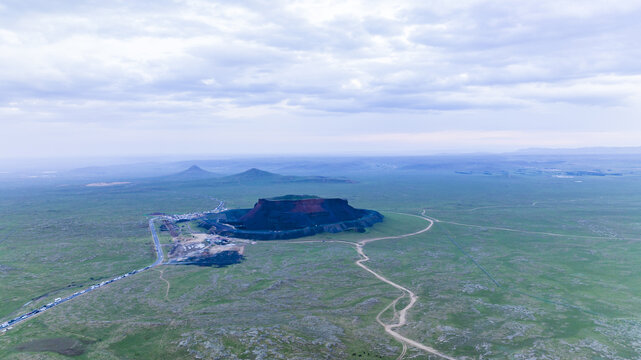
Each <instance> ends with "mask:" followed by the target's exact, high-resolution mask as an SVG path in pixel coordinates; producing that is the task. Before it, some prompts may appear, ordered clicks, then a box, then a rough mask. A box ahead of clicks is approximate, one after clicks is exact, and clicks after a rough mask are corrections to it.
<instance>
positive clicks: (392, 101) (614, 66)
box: [0, 0, 641, 158]
mask: <svg viewBox="0 0 641 360" xmlns="http://www.w3.org/2000/svg"><path fill="white" fill-rule="evenodd" d="M640 19H641V1H611V0H610V1H592V0H581V1H563V0H551V1H549V0H535V1H525V0H521V1H510V0H501V1H481V0H478V1H476V0H471V1H467V0H457V1H430V0H419V1H399V0H395V1H375V0H367V1H349V0H340V1H317V0H313V1H279V0H270V1H228V2H214V1H200V0H184V1H183V0H176V1H163V0H154V1H124V0H123V1H66V0H46V1H29V0H8V1H7V0H5V1H2V2H0V125H1V127H0V128H1V130H2V135H3V136H2V141H0V157H3V158H19V157H47V156H94V155H96V156H97V155H114V156H120V155H155V154H170V153H173V154H235V153H254V154H279V153H280V154H286V153H290V154H307V153H333V154H338V153H349V154H355V153H358V154H384V153H389V154H429V153H434V152H467V151H506V150H512V149H518V148H527V147H582V146H639V145H641V118H640V116H639V115H640V114H641V61H640V60H639V59H641V21H640Z"/></svg>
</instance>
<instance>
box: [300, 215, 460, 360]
mask: <svg viewBox="0 0 641 360" xmlns="http://www.w3.org/2000/svg"><path fill="white" fill-rule="evenodd" d="M402 215H406V216H414V217H417V218H419V219H423V220H425V221H427V222H429V225H428V226H427V227H425V228H424V229H421V230H419V231H416V232H413V233H409V234H403V235H395V236H385V237H378V238H372V239H365V240H361V241H358V242H356V243H354V242H349V241H342V240H326V241H322V240H309V241H291V242H289V243H310V242H314V243H317V242H332V243H341V244H348V245H351V246H354V247H355V249H356V252H357V253H358V255H359V256H360V259H359V260H356V265H358V266H360V267H361V268H363V269H364V270H365V271H367V272H369V273H370V274H372V275H374V276H375V277H376V278H377V279H379V280H380V281H382V282H384V283H386V284H389V285H391V286H393V287H395V288H396V289H398V290H400V291H402V295H401V296H399V297H397V298H396V299H394V301H392V302H391V303H390V304H389V305H387V306H386V307H385V308H384V309H383V310H381V312H379V313H378V315H376V321H377V322H378V323H379V324H380V325H381V326H382V327H383V328H384V329H385V332H386V333H388V334H389V335H390V336H392V337H393V338H394V339H396V340H398V341H399V342H400V343H401V344H403V351H402V352H401V354H400V355H399V357H398V358H397V360H400V359H402V358H403V357H405V353H406V352H407V345H410V346H413V347H415V348H417V349H421V350H423V351H425V352H427V353H430V354H432V355H436V356H440V357H442V358H444V359H448V360H455V358H453V357H451V356H448V355H445V354H443V353H442V352H440V351H438V350H436V349H434V348H433V347H431V346H428V345H425V344H422V343H420V342H418V341H415V340H412V339H410V338H407V337H405V336H403V335H401V334H399V333H398V332H396V331H395V330H396V329H398V328H400V327H401V326H403V325H405V324H406V323H407V312H408V311H409V310H410V309H411V308H412V307H413V306H414V304H415V303H416V301H417V300H418V296H417V295H416V294H415V293H414V292H412V291H411V290H409V289H408V288H406V287H404V286H402V285H399V284H397V283H395V282H393V281H392V280H390V279H388V278H386V277H385V276H383V275H381V274H379V273H377V272H376V271H374V270H372V269H370V268H369V267H367V265H365V264H364V263H366V262H368V261H369V256H367V255H366V254H365V251H364V250H363V248H364V247H365V245H367V244H369V243H371V242H374V241H381V240H393V239H402V238H406V237H410V236H414V235H418V234H422V233H424V232H426V231H429V230H430V229H431V228H432V226H433V225H434V220H432V219H430V218H427V217H425V216H424V215H425V210H423V213H422V214H421V215H422V216H419V215H411V214H402ZM406 296H409V299H410V301H409V303H408V304H407V305H406V306H405V307H404V308H403V309H401V310H400V311H397V310H396V304H397V303H398V301H399V300H400V299H402V298H404V297H406ZM390 308H392V309H393V311H394V316H393V319H398V320H397V322H395V323H392V324H386V323H385V322H384V321H383V320H381V316H382V315H383V314H384V313H385V312H386V311H387V310H389V309H390Z"/></svg>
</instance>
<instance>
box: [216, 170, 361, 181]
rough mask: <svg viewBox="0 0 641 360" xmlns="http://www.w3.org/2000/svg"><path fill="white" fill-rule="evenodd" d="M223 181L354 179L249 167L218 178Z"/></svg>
mask: <svg viewBox="0 0 641 360" xmlns="http://www.w3.org/2000/svg"><path fill="white" fill-rule="evenodd" d="M220 180H221V181H224V182H238V183H266V182H269V183H292V182H318V183H353V182H354V181H352V180H349V179H341V178H330V177H325V176H293V175H280V174H276V173H272V172H269V171H265V170H260V169H256V168H251V169H249V170H247V171H243V172H241V173H239V174H234V175H229V176H225V177H222V178H220Z"/></svg>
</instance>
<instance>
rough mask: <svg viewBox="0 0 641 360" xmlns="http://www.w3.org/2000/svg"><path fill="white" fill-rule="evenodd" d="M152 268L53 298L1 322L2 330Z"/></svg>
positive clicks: (135, 271) (132, 272) (0, 327)
mask: <svg viewBox="0 0 641 360" xmlns="http://www.w3.org/2000/svg"><path fill="white" fill-rule="evenodd" d="M150 268H151V265H150V266H145V267H144V268H142V269H138V270H133V271H130V272H128V273H126V274H124V275H120V276H117V277H115V278H113V279H111V280H105V281H103V282H101V283H99V284H95V285H91V286H90V287H88V288H86V289H84V290H81V291H77V292H75V293H73V294H71V295H69V296H67V297H64V298H55V299H54V300H53V302H50V303H48V304H46V305H43V306H42V307H41V308H38V309H35V310H31V311H30V312H28V313H26V314H23V315H21V316H19V317H17V318H13V319H11V320H9V321H5V322H3V323H2V324H0V331H6V330H8V328H9V327H11V325H13V324H16V323H19V322H20V321H23V320H26V319H28V318H30V317H32V316H35V315H37V314H39V313H41V312H43V311H47V310H49V309H51V308H52V307H54V306H56V305H59V304H62V303H63V302H65V301H69V300H71V299H73V298H75V297H78V296H80V295H82V294H84V293H88V292H90V291H93V290H96V289H98V288H100V287H102V286H105V285H108V284H111V283H112V282H114V281H118V280H121V279H124V278H126V277H128V276H131V275H134V274H137V273H139V272H143V271H145V270H148V269H150Z"/></svg>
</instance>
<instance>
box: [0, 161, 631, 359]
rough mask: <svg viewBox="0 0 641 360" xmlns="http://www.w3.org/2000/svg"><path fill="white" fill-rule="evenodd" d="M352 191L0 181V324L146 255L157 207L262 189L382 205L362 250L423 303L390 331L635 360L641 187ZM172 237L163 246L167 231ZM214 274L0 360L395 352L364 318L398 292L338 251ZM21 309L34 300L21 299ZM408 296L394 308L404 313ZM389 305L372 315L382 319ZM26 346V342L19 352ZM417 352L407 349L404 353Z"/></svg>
mask: <svg viewBox="0 0 641 360" xmlns="http://www.w3.org/2000/svg"><path fill="white" fill-rule="evenodd" d="M357 180H359V182H358V183H354V184H318V183H296V184H264V183H261V184H256V185H248V184H244V185H241V184H219V183H216V184H208V183H207V181H192V182H176V183H171V184H165V183H158V184H136V183H134V184H132V185H127V186H122V187H110V188H86V187H83V186H79V185H68V186H48V187H44V186H43V187H10V186H6V187H4V188H2V189H0V215H1V217H0V319H2V321H4V320H5V319H8V318H10V317H12V315H13V316H15V315H16V314H20V313H23V312H27V311H29V310H31V309H32V308H35V307H37V306H38V305H42V304H43V303H47V302H49V301H51V300H52V299H53V298H54V297H58V296H62V295H65V294H70V293H72V292H74V291H77V290H78V289H80V288H82V286H86V285H91V284H93V283H95V282H97V281H98V280H100V279H106V278H108V277H113V276H115V275H119V274H122V273H124V272H127V271H130V270H132V269H134V268H139V267H142V266H145V265H147V264H151V263H152V262H153V261H154V251H153V246H152V241H151V237H150V235H149V231H148V228H147V220H148V218H149V217H148V216H147V214H150V213H152V212H166V213H185V212H192V211H195V210H205V209H210V208H213V207H215V206H216V205H217V204H218V203H217V201H214V200H212V198H218V199H223V200H225V201H226V204H227V207H228V208H247V207H251V206H252V205H253V203H254V202H255V201H256V199H258V198H259V197H272V196H278V195H284V194H314V195H318V196H332V197H344V198H347V199H348V200H349V201H350V204H352V205H353V206H356V207H361V208H369V209H375V210H378V211H381V212H382V213H383V214H384V215H385V216H386V220H385V221H384V222H383V223H380V224H377V225H375V226H374V227H373V228H371V229H368V231H367V232H366V233H355V232H347V233H341V234H320V235H317V236H314V237H312V238H310V239H313V240H346V241H352V242H354V241H358V240H362V239H365V238H370V237H381V236H392V235H400V234H404V233H411V232H414V231H416V230H418V229H420V228H422V227H424V226H426V222H425V221H424V220H421V219H418V218H415V217H410V216H406V215H402V214H398V213H397V212H400V213H407V214H420V212H421V210H422V209H425V210H426V215H428V216H430V217H433V218H435V219H438V220H440V221H441V222H437V223H436V224H435V225H434V227H433V228H432V229H431V230H430V231H428V232H426V233H423V234H420V235H417V236H413V237H409V238H404V239H393V240H384V241H379V242H373V243H370V244H368V245H367V246H366V247H365V252H366V253H367V254H368V255H369V256H370V257H371V261H370V262H369V263H368V266H370V267H371V268H372V269H374V270H375V271H377V272H379V273H381V274H384V275H385V276H387V277H389V278H390V279H391V280H393V281H395V282H397V283H399V284H402V285H403V286H406V287H408V288H409V289H411V290H412V291H414V292H415V293H416V294H417V295H418V296H419V300H418V302H417V304H416V305H415V306H414V307H413V308H412V309H411V311H410V312H409V314H408V320H409V321H408V324H407V325H406V326H404V327H403V328H401V329H400V330H399V332H400V333H402V334H404V335H405V336H407V337H409V338H411V339H414V340H416V341H419V342H421V343H424V344H427V345H429V346H432V347H434V348H436V349H438V350H439V351H441V352H443V353H446V354H448V355H451V356H454V357H457V358H462V359H466V358H467V359H477V358H514V359H530V358H537V359H538V358H554V359H597V358H607V359H629V358H639V357H641V342H639V336H640V335H641V316H639V314H638V309H639V308H641V282H639V281H638V277H639V272H641V267H640V266H639V265H640V261H639V258H640V255H641V208H639V206H638V204H639V202H640V200H641V195H640V194H639V193H638V189H639V188H640V187H639V185H641V178H638V177H634V176H623V177H589V178H588V177H586V178H584V179H581V180H582V182H575V180H576V179H559V178H553V177H547V176H511V177H505V176H482V175H455V174H447V173H430V172H413V173H403V175H402V176H401V175H398V174H384V173H381V174H375V175H362V176H360V177H358V178H357ZM161 241H162V242H163V243H167V242H168V241H169V239H168V238H167V237H163V238H161ZM245 256H246V259H245V261H244V262H242V263H240V264H236V265H233V266H228V267H223V268H213V267H197V266H161V267H158V268H155V269H153V270H151V271H147V272H145V273H143V274H138V275H136V276H133V277H130V278H127V279H124V280H122V281H119V282H116V283H114V284H112V285H110V286H107V287H105V288H103V289H100V290H98V291H95V292H92V293H90V294H87V295H84V296H81V297H79V298H78V299H75V300H73V301H70V302H68V303H65V304H63V305H61V306H57V307H55V308H54V309H52V310H49V311H47V312H45V313H43V314H41V315H39V316H37V317H36V318H34V319H31V320H29V321H27V322H25V323H23V324H20V325H17V326H15V328H14V329H12V330H10V331H8V332H7V333H5V334H4V335H0V358H3V359H4V358H7V359H27V358H33V357H34V356H36V355H37V356H38V358H52V359H56V358H66V356H64V355H60V354H57V353H54V352H42V351H39V352H35V351H29V350H28V349H29V347H28V346H27V348H26V349H25V347H24V346H22V347H20V345H21V344H25V343H28V342H29V341H32V340H37V339H48V338H69V339H73V340H76V344H77V347H78V348H79V349H81V351H80V352H82V354H81V355H78V356H77V357H76V358H78V359H85V358H86V359H149V358H158V359H163V358H164V359H176V358H194V359H196V358H205V359H235V358H238V359H310V358H311V359H327V358H338V359H396V358H397V357H398V355H399V354H400V352H401V345H400V344H399V343H398V342H396V341H395V340H393V339H392V338H391V337H389V336H388V335H386V334H385V332H384V331H383V329H382V327H381V326H380V325H378V324H377V323H376V321H375V317H376V314H378V312H380V311H381V310H382V309H383V308H384V307H385V306H387V304H388V303H389V302H391V301H392V300H393V299H395V298H396V297H397V296H399V295H400V292H398V291H396V290H395V289H393V288H392V287H391V286H389V285H386V284H384V283H382V282H380V281H378V280H376V279H375V278H374V277H373V276H371V275H370V274H368V273H367V272H365V271H363V270H362V269H361V268H359V267H357V266H356V265H355V264H354V261H355V260H357V259H358V256H357V254H356V252H355V250H354V248H353V247H352V246H350V245H349V244H342V243H334V242H315V243H308V244H300V243H294V242H292V241H269V242H261V243H259V244H256V245H251V246H247V248H246V253H245ZM29 301H33V302H32V303H30V304H28V305H25V304H26V303H28V302H29ZM403 301H406V300H402V301H401V302H400V303H399V306H397V308H400V307H401V306H402V305H403ZM390 316H391V312H388V313H386V314H385V316H384V319H387V320H390ZM19 347H20V348H19ZM411 357H416V358H429V357H428V356H427V355H426V354H424V353H422V352H420V351H418V350H415V349H412V348H410V349H409V352H408V355H407V356H406V358H411Z"/></svg>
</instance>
